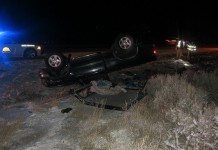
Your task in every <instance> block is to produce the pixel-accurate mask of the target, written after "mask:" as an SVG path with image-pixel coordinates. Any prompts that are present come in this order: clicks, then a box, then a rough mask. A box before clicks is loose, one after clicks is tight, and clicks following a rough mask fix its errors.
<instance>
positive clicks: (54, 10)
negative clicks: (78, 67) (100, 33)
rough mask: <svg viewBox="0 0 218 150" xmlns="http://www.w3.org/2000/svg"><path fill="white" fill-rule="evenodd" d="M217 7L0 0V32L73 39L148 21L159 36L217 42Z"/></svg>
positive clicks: (151, 1)
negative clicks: (99, 30)
mask: <svg viewBox="0 0 218 150" xmlns="http://www.w3.org/2000/svg"><path fill="white" fill-rule="evenodd" d="M217 10H218V8H217V5H215V4H214V3H212V2H209V1H202V2H201V1H199V2H191V1H187V2H186V1H155V0H141V1H140V0H132V1H127V0H117V1H112V0H111V1H106V0H101V1H96V0H95V1H94V0H89V1H84V0H80V1H79V2H78V1H70V0H67V1H64V0H59V1H57V0H56V1H55V0H44V1H40V0H35V1H33V0H26V1H24V0H23V1H22V0H20V1H18V0H17V1H10V0H5V1H2V0H0V32H1V31H4V30H12V31H17V32H20V33H22V34H24V35H25V36H26V37H28V39H29V40H33V41H37V42H45V41H46V42H48V41H49V42H52V41H54V42H57V41H73V40H74V39H75V38H77V37H79V36H81V37H82V36H83V35H85V34H86V32H87V31H90V30H93V31H95V30H96V28H98V27H102V26H104V27H106V29H108V30H110V27H111V26H116V25H124V26H125V25H133V24H134V25H137V24H140V25H146V26H149V28H150V29H151V31H152V32H153V33H154V34H155V36H156V37H157V38H160V39H165V38H170V37H179V36H180V37H181V36H184V37H185V38H190V39H194V40H196V41H197V42H198V43H200V42H201V43H209V44H216V42H218V12H217ZM111 32H112V31H111ZM92 33H94V32H92ZM93 37H94V36H93Z"/></svg>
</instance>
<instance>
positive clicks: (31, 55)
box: [23, 48, 37, 59]
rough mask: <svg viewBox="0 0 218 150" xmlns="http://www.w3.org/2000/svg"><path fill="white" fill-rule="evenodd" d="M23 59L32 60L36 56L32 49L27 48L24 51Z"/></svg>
mask: <svg viewBox="0 0 218 150" xmlns="http://www.w3.org/2000/svg"><path fill="white" fill-rule="evenodd" d="M23 56H24V58H26V59H34V58H36V56H37V53H36V50H35V49H34V48H28V49H26V50H25V51H24V55H23Z"/></svg>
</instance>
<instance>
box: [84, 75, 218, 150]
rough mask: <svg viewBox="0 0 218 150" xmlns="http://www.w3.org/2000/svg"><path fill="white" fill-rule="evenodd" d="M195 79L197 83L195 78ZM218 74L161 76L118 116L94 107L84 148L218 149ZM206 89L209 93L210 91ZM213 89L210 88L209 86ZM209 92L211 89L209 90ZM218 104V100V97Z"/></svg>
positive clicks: (86, 131) (139, 149)
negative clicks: (104, 114)
mask: <svg viewBox="0 0 218 150" xmlns="http://www.w3.org/2000/svg"><path fill="white" fill-rule="evenodd" d="M190 79H192V80H190ZM217 83H218V78H217V74H216V73H209V74H208V73H202V74H193V76H192V78H188V76H187V73H184V75H182V76H180V75H158V76H154V77H152V78H151V79H150V80H149V81H148V83H147V86H146V90H147V91H148V95H147V96H146V97H145V98H144V99H143V100H142V101H140V102H138V103H136V104H134V105H133V106H132V107H131V108H130V109H129V110H126V111H125V112H123V113H122V115H121V116H119V117H117V118H112V119H110V120H105V118H102V113H104V111H103V109H99V108H97V107H96V108H93V110H92V112H91V113H90V114H89V117H88V118H86V119H84V120H83V121H82V122H81V124H82V126H81V128H80V135H81V137H80V141H81V142H80V146H81V147H82V149H115V150H116V149H117V150H118V149H119V150H120V149H125V150H142V149H149V150H156V149H167V150H168V149H175V150H178V149H179V150H180V149H181V150H182V149H196V150H201V149H204V150H207V149H217V144H218V143H217V133H218V119H217V118H218V109H217V105H216V104H215V103H214V96H216V93H215V94H213V96H211V93H210V92H213V91H218V89H217ZM205 87H206V89H205ZM209 87H210V88H209ZM208 89H209V90H208ZM216 100H217V99H216Z"/></svg>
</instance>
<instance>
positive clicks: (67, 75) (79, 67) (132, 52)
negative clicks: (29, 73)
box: [39, 34, 157, 87]
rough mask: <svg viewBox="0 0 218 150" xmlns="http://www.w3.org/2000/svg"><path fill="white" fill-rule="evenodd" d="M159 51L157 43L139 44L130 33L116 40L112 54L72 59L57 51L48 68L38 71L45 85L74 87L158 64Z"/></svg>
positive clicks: (51, 54)
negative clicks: (116, 71)
mask: <svg viewBox="0 0 218 150" xmlns="http://www.w3.org/2000/svg"><path fill="white" fill-rule="evenodd" d="M156 53H157V51H156V50H155V45H154V44H142V43H138V42H136V40H135V39H134V37H132V36H131V35H129V34H122V35H119V36H118V38H116V40H115V42H114V43H113V46H112V48H111V49H110V50H109V51H103V52H95V53H90V54H88V55H84V56H81V57H76V58H72V57H71V55H69V56H68V57H67V56H65V55H64V54H63V53H62V52H58V51H54V52H50V53H48V54H47V56H46V57H45V65H46V68H43V69H41V70H40V72H39V77H40V79H41V82H42V84H43V85H44V86H47V87H49V86H54V85H63V84H72V83H74V82H76V81H79V80H87V79H91V78H94V77H99V76H104V75H107V73H109V72H112V71H115V70H118V69H122V68H126V67H132V66H137V65H140V64H143V63H146V62H150V61H155V60H156V59H157V56H156Z"/></svg>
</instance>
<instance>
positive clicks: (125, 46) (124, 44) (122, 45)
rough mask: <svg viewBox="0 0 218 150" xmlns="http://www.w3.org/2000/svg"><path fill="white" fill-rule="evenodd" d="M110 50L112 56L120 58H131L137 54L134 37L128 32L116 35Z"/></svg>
mask: <svg viewBox="0 0 218 150" xmlns="http://www.w3.org/2000/svg"><path fill="white" fill-rule="evenodd" d="M112 50H113V55H114V57H115V58H117V59H120V60H129V59H133V58H135V57H136V55H137V54H138V49H137V46H136V42H135V39H134V37H133V36H131V35H129V34H120V35H118V36H117V38H116V39H115V42H114V43H113V46H112Z"/></svg>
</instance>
